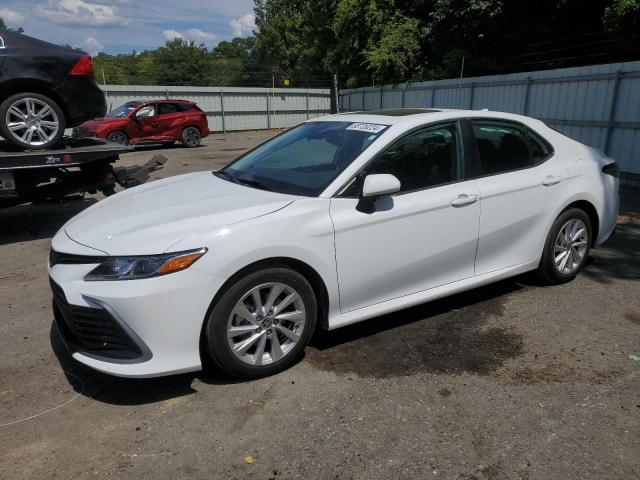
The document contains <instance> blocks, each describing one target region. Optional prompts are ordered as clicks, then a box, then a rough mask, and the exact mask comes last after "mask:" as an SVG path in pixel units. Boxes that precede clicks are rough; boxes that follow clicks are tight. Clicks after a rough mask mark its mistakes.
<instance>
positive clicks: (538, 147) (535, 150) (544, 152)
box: [527, 128, 553, 165]
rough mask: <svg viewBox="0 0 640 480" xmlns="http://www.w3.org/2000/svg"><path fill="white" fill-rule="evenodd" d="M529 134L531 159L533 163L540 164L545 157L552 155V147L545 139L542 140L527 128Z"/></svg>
mask: <svg viewBox="0 0 640 480" xmlns="http://www.w3.org/2000/svg"><path fill="white" fill-rule="evenodd" d="M527 134H528V135H529V147H530V148H531V160H532V161H533V164H534V165H540V164H541V163H542V162H544V161H545V160H546V159H547V158H549V157H550V156H551V155H553V148H551V145H549V143H548V142H547V141H546V140H543V139H542V137H540V136H539V135H538V134H537V133H535V132H532V131H531V129H529V128H527Z"/></svg>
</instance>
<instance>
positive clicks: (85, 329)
mask: <svg viewBox="0 0 640 480" xmlns="http://www.w3.org/2000/svg"><path fill="white" fill-rule="evenodd" d="M49 283H50V284H51V291H52V292H53V313H54V316H55V319H56V323H57V325H58V330H59V331H60V334H61V335H62V337H63V339H64V341H65V343H66V344H67V347H68V348H69V350H71V352H83V353H91V354H94V355H97V356H100V357H105V358H109V359H114V360H133V359H136V358H140V357H141V356H142V351H141V350H140V348H139V347H138V345H136V343H135V342H134V341H133V339H132V338H131V337H130V336H129V335H128V334H127V332H125V330H124V329H123V328H122V326H121V325H120V324H119V323H118V322H117V320H115V319H114V318H113V317H112V316H111V314H109V312H108V311H107V310H105V309H103V308H89V307H81V306H78V305H71V304H70V303H69V302H67V298H66V296H65V294H64V291H63V290H62V288H61V287H60V285H58V284H57V283H56V282H54V281H53V280H52V279H49Z"/></svg>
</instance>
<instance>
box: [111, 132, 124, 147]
mask: <svg viewBox="0 0 640 480" xmlns="http://www.w3.org/2000/svg"><path fill="white" fill-rule="evenodd" d="M108 140H109V141H110V142H113V143H119V144H120V145H126V144H127V143H128V141H129V139H128V138H127V136H126V135H125V134H124V133H122V132H113V133H112V134H111V135H109V139H108Z"/></svg>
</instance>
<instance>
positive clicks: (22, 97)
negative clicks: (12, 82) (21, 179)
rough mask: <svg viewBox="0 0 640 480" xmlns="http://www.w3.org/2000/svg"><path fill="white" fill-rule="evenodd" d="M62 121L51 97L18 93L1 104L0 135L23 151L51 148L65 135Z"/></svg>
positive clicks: (61, 115)
mask: <svg viewBox="0 0 640 480" xmlns="http://www.w3.org/2000/svg"><path fill="white" fill-rule="evenodd" d="M64 128H65V118H64V114H63V113H62V110H61V109H60V107H59V106H58V104H57V103H56V102H54V101H53V100H52V99H51V98H49V97H47V96H45V95H41V94H39V93H18V94H16V95H12V96H11V97H9V98H7V99H6V100H4V101H3V102H2V103H1V104H0V136H2V137H3V138H4V139H5V140H6V141H7V142H9V143H10V144H12V145H13V146H15V147H18V148H20V149H23V150H42V149H46V148H49V147H52V146H53V145H54V144H56V143H57V142H58V141H59V140H60V139H61V138H62V135H64Z"/></svg>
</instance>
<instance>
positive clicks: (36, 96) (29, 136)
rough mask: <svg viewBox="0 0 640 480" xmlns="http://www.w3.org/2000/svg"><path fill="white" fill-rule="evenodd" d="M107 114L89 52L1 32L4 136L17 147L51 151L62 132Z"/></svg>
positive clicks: (0, 105)
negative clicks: (49, 149)
mask: <svg viewBox="0 0 640 480" xmlns="http://www.w3.org/2000/svg"><path fill="white" fill-rule="evenodd" d="M106 109H107V106H106V102H105V99H104V94H103V93H102V91H101V90H100V88H98V85H96V81H95V78H94V76H93V61H92V59H91V57H90V56H89V55H87V54H85V53H81V52H77V51H75V50H73V49H71V48H68V47H61V46H58V45H53V44H51V43H48V42H43V41H42V40H38V39H35V38H31V37H28V36H26V35H21V34H19V33H15V32H10V31H7V30H0V136H1V137H2V138H4V139H5V140H6V141H7V142H8V143H10V144H11V145H13V146H14V147H17V148H20V149H30V150H38V149H44V148H48V147H51V146H52V145H53V144H55V143H56V142H58V140H60V138H61V137H62V135H63V134H64V129H65V128H69V127H75V126H76V125H80V124H81V123H83V122H84V121H86V120H89V119H92V118H96V117H101V116H103V115H104V114H105V112H106Z"/></svg>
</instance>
